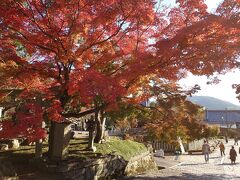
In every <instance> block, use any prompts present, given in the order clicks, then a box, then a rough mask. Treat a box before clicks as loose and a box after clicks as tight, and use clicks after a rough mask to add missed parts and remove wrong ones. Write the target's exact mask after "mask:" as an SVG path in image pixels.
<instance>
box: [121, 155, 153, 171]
mask: <svg viewBox="0 0 240 180" xmlns="http://www.w3.org/2000/svg"><path fill="white" fill-rule="evenodd" d="M148 170H151V171H152V170H157V165H156V163H155V161H154V158H153V155H152V154H151V153H150V152H146V153H143V154H141V155H139V156H135V157H133V158H131V159H130V160H129V162H128V163H127V166H126V168H125V171H124V174H125V175H127V176H130V175H134V174H139V173H143V172H145V171H148Z"/></svg>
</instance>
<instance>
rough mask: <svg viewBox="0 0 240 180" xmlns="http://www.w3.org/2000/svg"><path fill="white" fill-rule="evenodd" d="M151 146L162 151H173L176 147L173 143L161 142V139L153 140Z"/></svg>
mask: <svg viewBox="0 0 240 180" xmlns="http://www.w3.org/2000/svg"><path fill="white" fill-rule="evenodd" d="M152 147H153V149H154V150H160V149H163V150H164V152H174V151H175V149H176V146H175V145H172V144H168V143H166V142H163V141H153V142H152Z"/></svg>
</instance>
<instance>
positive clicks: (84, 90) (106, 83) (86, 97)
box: [68, 69, 125, 104]
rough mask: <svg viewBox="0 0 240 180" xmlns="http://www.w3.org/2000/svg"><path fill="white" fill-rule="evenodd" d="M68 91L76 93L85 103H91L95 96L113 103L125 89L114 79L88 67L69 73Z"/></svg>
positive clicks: (71, 93)
mask: <svg viewBox="0 0 240 180" xmlns="http://www.w3.org/2000/svg"><path fill="white" fill-rule="evenodd" d="M68 93H69V95H73V96H75V95H76V96H77V97H79V98H80V100H81V102H83V103H86V104H92V103H93V101H94V99H95V98H96V97H100V98H101V99H102V101H104V102H106V103H109V104H114V103H115V102H116V101H117V98H118V97H121V96H123V95H124V93H125V89H124V87H122V86H121V85H120V84H119V83H118V82H116V81H115V79H112V78H110V77H107V76H106V75H104V74H101V73H99V72H97V71H96V70H89V69H88V70H85V71H84V72H80V71H79V72H76V73H74V74H72V75H71V80H70V83H69V84H68Z"/></svg>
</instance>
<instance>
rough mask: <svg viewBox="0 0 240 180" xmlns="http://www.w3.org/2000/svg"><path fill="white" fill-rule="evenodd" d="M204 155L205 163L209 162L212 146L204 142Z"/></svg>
mask: <svg viewBox="0 0 240 180" xmlns="http://www.w3.org/2000/svg"><path fill="white" fill-rule="evenodd" d="M202 153H203V155H204V159H205V162H206V163H208V162H209V153H210V146H209V145H208V143H207V141H206V140H204V144H203V145H202Z"/></svg>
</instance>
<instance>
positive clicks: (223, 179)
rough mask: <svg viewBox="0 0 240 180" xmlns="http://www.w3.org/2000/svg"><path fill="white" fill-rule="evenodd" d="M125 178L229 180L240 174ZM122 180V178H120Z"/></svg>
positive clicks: (139, 179)
mask: <svg viewBox="0 0 240 180" xmlns="http://www.w3.org/2000/svg"><path fill="white" fill-rule="evenodd" d="M121 179H125V180H153V179H162V180H177V179H181V180H196V179H197V180H214V179H216V180H227V179H240V176H235V177H232V176H228V175H224V174H219V175H216V174H204V175H196V174H191V173H183V174H182V175H181V176H165V177H161V176H156V177H125V178H121ZM119 180H120V179H119Z"/></svg>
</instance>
